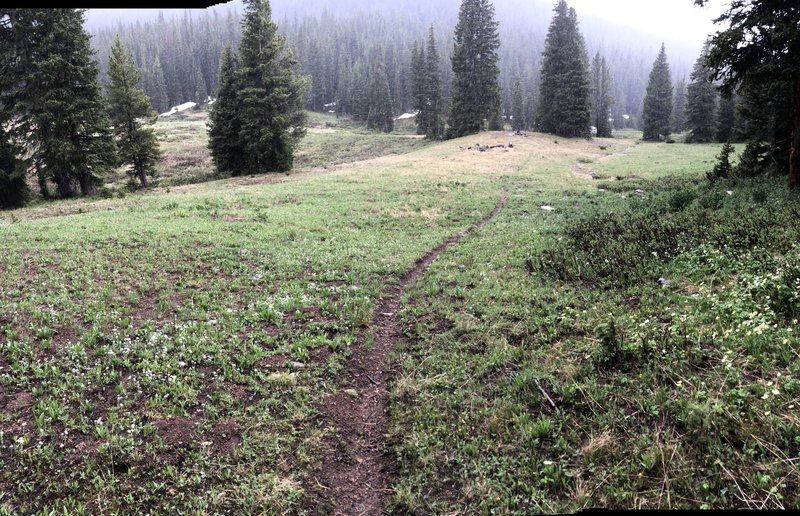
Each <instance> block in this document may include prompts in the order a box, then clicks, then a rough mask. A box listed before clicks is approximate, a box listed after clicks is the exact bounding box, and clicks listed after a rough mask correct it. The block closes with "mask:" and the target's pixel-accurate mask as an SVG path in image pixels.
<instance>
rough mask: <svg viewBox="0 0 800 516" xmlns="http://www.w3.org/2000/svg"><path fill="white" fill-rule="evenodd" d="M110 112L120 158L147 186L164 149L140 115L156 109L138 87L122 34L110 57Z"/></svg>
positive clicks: (151, 114) (149, 115)
mask: <svg viewBox="0 0 800 516" xmlns="http://www.w3.org/2000/svg"><path fill="white" fill-rule="evenodd" d="M108 77H109V79H110V81H111V82H110V84H109V86H108V92H109V95H108V112H109V115H110V118H111V123H112V125H113V126H114V133H115V135H116V137H117V146H118V148H119V154H120V159H121V161H122V162H123V163H124V164H126V165H128V166H130V170H129V174H130V176H131V179H132V180H133V181H137V180H138V181H139V184H140V185H141V187H142V188H147V176H152V175H153V173H154V171H155V165H156V162H157V161H158V160H159V159H161V157H162V153H161V151H160V150H159V148H158V142H157V141H156V136H155V133H154V132H153V129H152V128H150V127H144V126H143V125H142V122H141V121H140V120H141V119H147V118H153V117H154V116H155V113H154V112H153V110H152V108H151V107H150V101H149V99H148V98H147V96H146V95H145V94H144V91H142V90H141V89H139V86H138V85H139V81H140V79H141V73H140V72H139V69H138V68H136V64H135V63H134V61H133V55H132V54H131V53H130V51H129V50H127V49H126V48H125V47H123V46H122V41H120V39H119V38H116V39H115V40H114V46H113V47H112V48H111V57H110V58H109V60H108Z"/></svg>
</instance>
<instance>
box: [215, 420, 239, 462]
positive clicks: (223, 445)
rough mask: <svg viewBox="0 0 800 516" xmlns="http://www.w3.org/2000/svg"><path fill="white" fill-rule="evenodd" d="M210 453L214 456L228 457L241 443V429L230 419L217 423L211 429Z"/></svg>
mask: <svg viewBox="0 0 800 516" xmlns="http://www.w3.org/2000/svg"><path fill="white" fill-rule="evenodd" d="M209 437H210V438H211V443H212V444H211V451H212V452H213V453H214V454H215V455H230V454H231V453H233V451H234V450H235V449H236V447H237V446H239V444H240V443H241V442H242V427H241V426H239V423H237V422H236V421H234V420H232V419H228V420H225V421H222V422H220V423H218V424H217V425H216V426H214V428H212V429H211V432H210V435H209Z"/></svg>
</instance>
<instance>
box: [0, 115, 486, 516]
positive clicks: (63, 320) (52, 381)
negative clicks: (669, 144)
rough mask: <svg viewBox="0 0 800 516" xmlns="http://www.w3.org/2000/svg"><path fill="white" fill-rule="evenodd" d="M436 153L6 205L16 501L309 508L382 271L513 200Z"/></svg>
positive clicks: (1, 379) (3, 356) (7, 466)
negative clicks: (324, 412)
mask: <svg viewBox="0 0 800 516" xmlns="http://www.w3.org/2000/svg"><path fill="white" fill-rule="evenodd" d="M180 124H183V123H182V122H181V123H180ZM424 152H430V151H427V150H424V151H423V153H422V154H420V153H414V154H410V155H408V156H407V157H403V158H401V157H388V158H383V159H382V161H380V162H378V163H374V164H367V165H363V166H360V167H358V168H352V169H349V170H344V171H339V172H334V173H330V174H327V175H320V174H305V175H304V174H303V173H299V174H297V176H296V177H292V176H290V177H286V176H284V175H281V176H280V177H282V178H284V182H283V183H279V184H276V183H274V182H273V178H272V177H271V176H265V177H254V178H241V179H238V180H235V181H232V180H225V181H215V182H210V183H205V184H203V185H197V186H191V187H181V188H175V189H173V190H172V191H169V192H168V191H166V190H159V191H156V192H153V193H148V194H144V195H141V194H137V195H129V196H126V197H125V198H123V199H119V198H114V199H107V200H75V201H69V202H63V203H62V202H58V203H52V204H49V205H39V206H35V207H32V208H29V209H23V210H17V211H14V212H10V213H4V214H2V215H0V239H2V241H3V242H4V253H3V255H2V257H0V384H1V385H2V396H1V397H0V485H2V486H3V489H2V493H3V495H2V498H0V506H2V507H5V508H8V509H9V510H11V509H12V508H13V509H14V510H15V511H19V512H31V511H38V510H48V508H56V509H57V510H59V511H61V510H62V509H66V510H68V511H71V512H92V513H96V512H115V511H125V510H127V509H128V508H130V507H132V506H136V507H141V508H142V509H143V510H148V508H149V509H152V510H156V509H157V510H158V511H159V512H176V511H177V512H187V511H208V512H263V511H266V512H282V511H290V512H292V511H298V510H300V508H302V506H303V503H304V502H303V500H304V498H303V493H304V486H305V485H306V484H309V485H313V483H312V482H311V477H310V475H311V474H312V472H313V470H314V467H315V464H316V462H317V460H318V457H319V446H320V441H321V439H322V437H323V435H324V432H325V431H324V430H322V429H320V428H319V427H318V425H317V424H316V418H317V417H318V413H317V404H318V403H319V402H320V401H321V400H322V399H323V398H324V397H325V396H326V395H328V394H330V393H332V392H336V390H338V389H339V388H342V387H343V385H342V378H341V367H342V363H343V361H344V360H345V358H346V357H347V356H348V355H349V353H350V352H351V349H352V346H354V345H356V342H357V339H358V337H359V336H360V335H362V334H363V333H364V331H365V328H366V325H367V324H368V323H369V322H370V321H371V318H372V310H373V307H374V305H375V302H376V299H377V297H378V295H379V293H380V292H381V289H382V286H383V283H384V282H391V281H393V280H392V278H393V277H397V276H399V275H400V274H401V273H402V272H404V271H406V270H408V269H409V268H410V267H411V266H412V265H413V263H414V262H415V260H417V259H418V258H419V257H420V256H422V255H423V254H424V253H425V252H426V251H427V250H428V249H430V248H432V247H434V246H436V245H437V244H438V243H439V242H441V241H442V240H444V239H445V238H446V237H447V236H449V235H451V234H453V233H455V232H458V231H460V230H463V229H464V228H466V227H468V226H469V225H470V224H472V223H474V222H475V221H477V220H480V218H481V217H483V216H484V215H485V214H486V213H488V212H489V211H491V209H492V208H493V207H494V205H495V203H496V200H497V197H498V196H499V192H498V191H497V189H496V188H494V187H493V186H492V185H491V184H490V179H491V177H493V176H492V175H490V174H488V173H486V171H484V173H485V174H486V175H485V176H481V175H477V176H475V177H472V176H471V174H472V171H471V170H467V167H465V166H462V167H460V169H459V167H456V168H455V169H450V168H448V171H447V172H444V171H439V172H437V171H436V170H431V171H430V173H428V174H421V173H419V172H418V170H420V168H421V167H420V166H419V163H421V162H427V161H428V160H430V159H434V157H433V156H435V155H436V153H435V152H434V154H433V155H429V154H425V153H424ZM439 152H441V151H439ZM415 162H416V163H417V164H416V165H415V164H414V163H415ZM487 168H488V166H487ZM64 212H66V213H67V214H62V213H64ZM293 362H298V363H301V364H302V365H303V366H304V367H296V366H293V365H292V363H293Z"/></svg>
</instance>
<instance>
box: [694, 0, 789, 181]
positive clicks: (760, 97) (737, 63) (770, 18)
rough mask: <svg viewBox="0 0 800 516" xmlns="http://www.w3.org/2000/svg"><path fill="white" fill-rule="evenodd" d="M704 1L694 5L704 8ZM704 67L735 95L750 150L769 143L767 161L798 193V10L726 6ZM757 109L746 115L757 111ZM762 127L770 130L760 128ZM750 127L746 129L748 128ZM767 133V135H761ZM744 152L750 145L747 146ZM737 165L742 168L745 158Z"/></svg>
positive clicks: (766, 3)
mask: <svg viewBox="0 0 800 516" xmlns="http://www.w3.org/2000/svg"><path fill="white" fill-rule="evenodd" d="M706 1H707V0H695V3H696V4H700V5H702V4H704V3H706ZM715 21H716V22H717V23H718V24H723V23H726V22H727V24H728V27H726V28H724V29H723V30H720V31H718V32H717V33H716V34H715V35H714V36H713V38H712V40H711V49H710V52H709V55H708V61H707V65H708V66H709V67H710V68H711V69H712V71H713V73H714V78H715V79H716V80H721V82H722V84H721V90H722V92H723V93H725V94H731V93H733V92H734V91H737V90H738V91H739V92H740V93H741V95H742V104H743V105H744V106H743V107H745V109H743V110H742V114H743V115H744V118H750V117H751V116H752V117H753V118H750V120H748V121H747V123H746V124H743V125H745V127H744V129H745V131H746V133H748V135H749V137H750V138H752V140H751V142H750V143H751V144H752V148H753V149H757V148H758V147H761V146H763V143H764V141H765V140H766V142H767V143H768V146H769V151H770V152H769V154H770V155H771V158H772V159H771V160H770V161H772V162H773V163H774V164H775V165H776V166H777V168H778V170H780V171H787V169H788V173H789V188H800V9H798V8H797V2H795V1H790V0H761V1H759V2H745V1H735V2H731V3H730V5H729V7H728V8H727V11H725V12H724V13H723V14H722V15H721V16H720V17H719V18H718V19H717V20H715ZM759 105H760V107H761V108H762V109H751V108H755V107H756V106H759ZM763 122H767V123H768V125H769V128H767V127H765V126H764V125H763ZM747 126H749V127H747ZM765 133H770V134H765ZM748 148H751V145H750V144H748ZM746 153H747V150H745V152H744V153H743V155H742V159H741V161H740V168H741V163H744V162H745V159H744V154H746Z"/></svg>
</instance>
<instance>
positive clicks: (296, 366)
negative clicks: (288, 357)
mask: <svg viewBox="0 0 800 516" xmlns="http://www.w3.org/2000/svg"><path fill="white" fill-rule="evenodd" d="M290 365H291V366H292V369H305V368H306V365H305V364H304V363H302V362H292V363H291V364H290Z"/></svg>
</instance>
